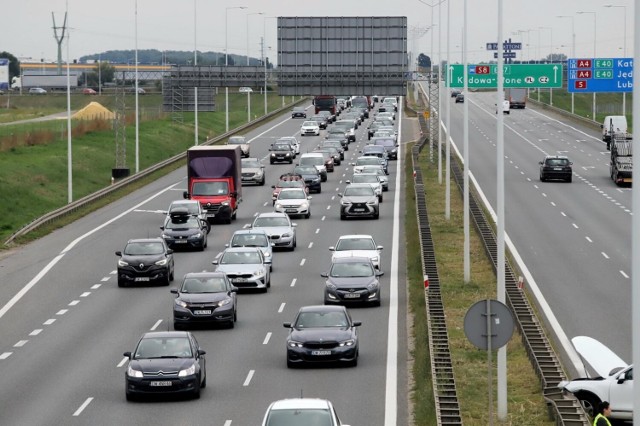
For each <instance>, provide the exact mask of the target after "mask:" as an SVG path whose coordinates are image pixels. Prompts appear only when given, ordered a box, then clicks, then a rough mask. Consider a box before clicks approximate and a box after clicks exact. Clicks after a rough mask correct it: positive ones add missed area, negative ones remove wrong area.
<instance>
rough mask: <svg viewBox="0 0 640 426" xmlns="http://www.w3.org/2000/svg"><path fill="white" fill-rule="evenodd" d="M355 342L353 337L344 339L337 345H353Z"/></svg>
mask: <svg viewBox="0 0 640 426" xmlns="http://www.w3.org/2000/svg"><path fill="white" fill-rule="evenodd" d="M355 344H356V341H355V340H354V339H349V340H345V341H344V342H340V343H339V344H338V346H341V347H343V346H353V345H355Z"/></svg>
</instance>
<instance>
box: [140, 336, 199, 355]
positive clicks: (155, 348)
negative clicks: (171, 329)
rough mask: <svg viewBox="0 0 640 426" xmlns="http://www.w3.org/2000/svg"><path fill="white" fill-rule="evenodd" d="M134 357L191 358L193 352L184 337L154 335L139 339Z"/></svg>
mask: <svg viewBox="0 0 640 426" xmlns="http://www.w3.org/2000/svg"><path fill="white" fill-rule="evenodd" d="M134 358H135V359H148V358H193V354H192V352H191V345H190V344H189V339H188V338H186V337H154V338H146V339H142V340H141V341H140V343H139V344H138V347H137V348H136V352H135V355H134Z"/></svg>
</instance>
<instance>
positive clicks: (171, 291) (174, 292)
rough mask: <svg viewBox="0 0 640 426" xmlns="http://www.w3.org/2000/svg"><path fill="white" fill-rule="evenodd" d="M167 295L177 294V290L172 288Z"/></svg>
mask: <svg viewBox="0 0 640 426" xmlns="http://www.w3.org/2000/svg"><path fill="white" fill-rule="evenodd" d="M169 293H172V294H178V289H177V288H172V289H171V290H169Z"/></svg>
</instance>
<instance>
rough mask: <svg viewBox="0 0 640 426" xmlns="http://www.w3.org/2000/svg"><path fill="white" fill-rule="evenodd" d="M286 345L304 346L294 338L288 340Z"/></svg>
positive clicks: (293, 346) (292, 346)
mask: <svg viewBox="0 0 640 426" xmlns="http://www.w3.org/2000/svg"><path fill="white" fill-rule="evenodd" d="M287 345H288V346H289V347H291V348H301V347H303V346H304V345H303V344H302V343H300V342H296V341H295V340H289V341H288V342H287Z"/></svg>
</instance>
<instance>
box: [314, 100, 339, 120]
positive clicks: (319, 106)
mask: <svg viewBox="0 0 640 426" xmlns="http://www.w3.org/2000/svg"><path fill="white" fill-rule="evenodd" d="M313 105H314V106H315V109H316V114H317V113H319V112H320V111H329V112H330V113H331V115H334V116H337V115H338V114H339V113H340V111H338V99H337V98H336V97H335V96H333V95H321V96H316V97H314V98H313Z"/></svg>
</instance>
